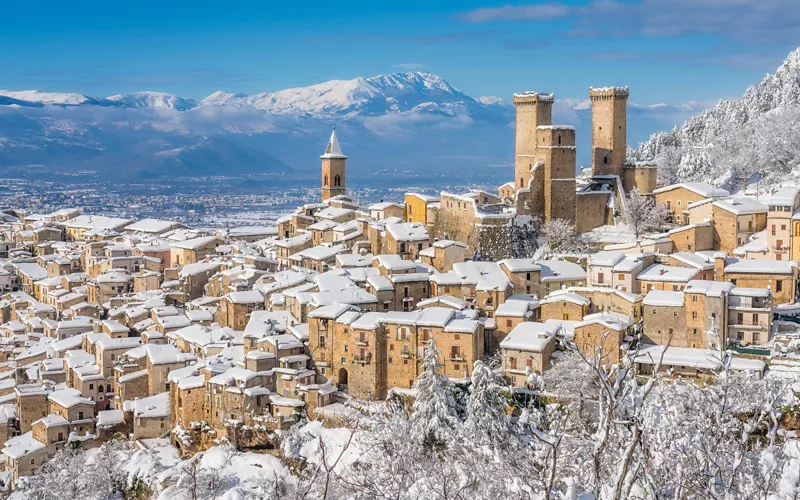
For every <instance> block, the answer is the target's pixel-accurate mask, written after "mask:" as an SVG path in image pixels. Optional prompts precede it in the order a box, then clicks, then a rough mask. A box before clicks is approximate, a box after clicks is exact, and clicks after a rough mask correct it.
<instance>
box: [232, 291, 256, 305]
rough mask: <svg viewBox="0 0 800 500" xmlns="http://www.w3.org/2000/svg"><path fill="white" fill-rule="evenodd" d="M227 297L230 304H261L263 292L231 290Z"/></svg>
mask: <svg viewBox="0 0 800 500" xmlns="http://www.w3.org/2000/svg"><path fill="white" fill-rule="evenodd" d="M227 297H228V300H229V301H230V302H231V303H232V304H262V303H263V302H264V292H262V291H261V290H246V291H243V292H231V293H229V294H228V295H227Z"/></svg>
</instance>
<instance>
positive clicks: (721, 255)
mask: <svg viewBox="0 0 800 500" xmlns="http://www.w3.org/2000/svg"><path fill="white" fill-rule="evenodd" d="M727 256H728V255H727V254H726V253H725V252H716V253H714V281H724V280H725V258H726V257H727Z"/></svg>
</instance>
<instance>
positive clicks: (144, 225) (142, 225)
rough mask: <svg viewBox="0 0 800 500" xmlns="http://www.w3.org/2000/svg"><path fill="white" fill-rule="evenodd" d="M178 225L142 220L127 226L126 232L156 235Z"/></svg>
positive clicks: (163, 221)
mask: <svg viewBox="0 0 800 500" xmlns="http://www.w3.org/2000/svg"><path fill="white" fill-rule="evenodd" d="M176 224H177V223H176V222H172V221H169V220H161V219H142V220H140V221H137V222H134V223H133V224H130V225H128V226H125V230H126V231H133V232H137V233H156V234H160V233H163V232H164V231H169V230H170V229H171V228H172V227H173V226H175V225H176Z"/></svg>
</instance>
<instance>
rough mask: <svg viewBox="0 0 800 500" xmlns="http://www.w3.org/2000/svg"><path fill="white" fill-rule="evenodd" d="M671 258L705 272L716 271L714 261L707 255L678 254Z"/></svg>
mask: <svg viewBox="0 0 800 500" xmlns="http://www.w3.org/2000/svg"><path fill="white" fill-rule="evenodd" d="M669 257H670V258H672V259H675V260H677V261H678V262H682V263H683V264H686V265H687V266H692V267H694V268H696V269H700V270H703V271H705V270H709V269H714V260H713V259H711V258H709V257H706V256H705V255H701V254H697V253H692V252H676V253H672V254H670V255H669Z"/></svg>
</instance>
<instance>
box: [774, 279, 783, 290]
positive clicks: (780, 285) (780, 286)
mask: <svg viewBox="0 0 800 500" xmlns="http://www.w3.org/2000/svg"><path fill="white" fill-rule="evenodd" d="M775 291H776V292H782V291H783V281H781V280H778V281H776V282H775Z"/></svg>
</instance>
